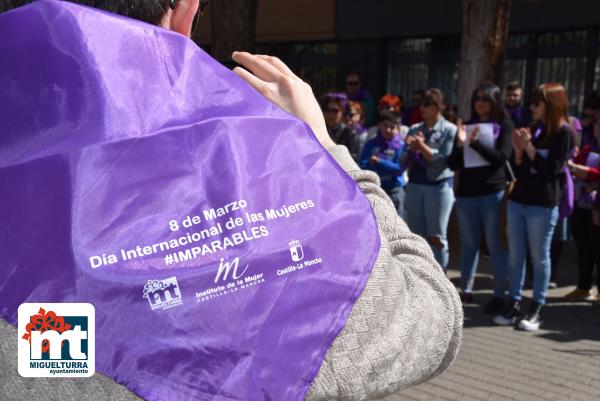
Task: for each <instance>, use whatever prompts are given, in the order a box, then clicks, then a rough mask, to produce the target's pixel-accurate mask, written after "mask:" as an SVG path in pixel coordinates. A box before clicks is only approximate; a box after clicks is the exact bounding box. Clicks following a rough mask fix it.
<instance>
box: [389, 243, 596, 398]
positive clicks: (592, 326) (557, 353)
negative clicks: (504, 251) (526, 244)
mask: <svg viewBox="0 0 600 401" xmlns="http://www.w3.org/2000/svg"><path fill="white" fill-rule="evenodd" d="M598 246H600V244H598ZM576 260H577V259H576V251H575V249H574V245H573V243H572V242H569V243H567V244H566V247H565V249H564V251H563V255H562V257H561V262H560V265H559V273H558V278H559V280H558V281H559V282H558V284H559V287H558V288H557V289H553V290H550V292H549V298H548V305H547V306H546V307H545V309H544V310H543V318H544V323H543V325H542V328H541V329H540V330H539V331H537V332H524V331H517V330H514V329H513V328H511V327H499V326H495V325H494V324H493V323H492V317H491V316H489V315H485V314H484V313H483V311H482V306H483V305H485V303H486V302H487V301H488V299H489V298H490V297H491V295H492V292H491V290H490V288H491V273H490V268H489V260H486V259H483V260H482V261H481V262H480V266H479V272H478V276H477V281H476V284H475V291H474V294H475V304H473V305H466V306H465V308H464V310H465V327H464V338H463V344H462V347H461V350H460V352H459V354H458V357H457V359H456V361H455V362H454V364H453V365H452V366H451V367H450V369H448V370H447V371H446V372H444V373H442V374H441V375H440V376H438V377H437V378H435V379H433V380H431V381H429V382H426V383H423V384H421V385H418V386H415V387H411V388H408V389H406V390H404V391H402V392H400V393H399V394H395V395H392V396H388V397H386V398H385V399H384V400H385V401H414V400H420V401H437V400H449V401H459V400H460V401H463V400H464V401H470V400H484V401H504V400H518V401H530V400H531V401H544V400H565V401H567V400H568V401H570V400H577V401H578V400H582V401H583V400H585V401H600V306H594V305H592V303H590V302H567V301H566V300H565V299H564V298H563V296H564V295H565V294H566V293H568V292H569V291H570V290H572V289H573V288H574V284H575V283H576V278H577V265H576V263H577V262H576ZM456 265H457V263H456V259H455V257H453V258H452V260H451V270H450V271H449V277H450V278H451V279H452V281H453V282H455V283H457V282H458V277H459V273H458V271H457V270H456V269H455V267H456ZM525 296H526V297H527V299H526V303H525V308H527V306H528V302H529V299H531V298H530V297H531V291H526V292H525Z"/></svg>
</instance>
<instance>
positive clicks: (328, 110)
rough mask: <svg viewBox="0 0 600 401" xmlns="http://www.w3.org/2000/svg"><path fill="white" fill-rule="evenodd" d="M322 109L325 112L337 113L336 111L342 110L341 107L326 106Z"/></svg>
mask: <svg viewBox="0 0 600 401" xmlns="http://www.w3.org/2000/svg"><path fill="white" fill-rule="evenodd" d="M323 111H324V112H325V113H336V114H337V113H340V112H341V111H342V109H332V108H329V107H326V108H325V109H323Z"/></svg>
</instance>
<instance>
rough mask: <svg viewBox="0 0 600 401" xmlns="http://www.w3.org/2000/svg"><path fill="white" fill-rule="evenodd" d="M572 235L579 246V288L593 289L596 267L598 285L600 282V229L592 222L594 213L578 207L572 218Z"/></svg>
mask: <svg viewBox="0 0 600 401" xmlns="http://www.w3.org/2000/svg"><path fill="white" fill-rule="evenodd" d="M571 233H572V234H573V238H574V239H575V245H576V246H577V262H578V268H579V281H578V284H577V288H579V289H581V290H589V289H590V288H592V280H593V274H594V266H595V267H596V284H598V283H599V282H600V227H598V226H596V225H594V223H593V222H592V211H591V210H589V209H583V208H579V207H576V208H575V210H574V211H573V215H572V216H571ZM598 286H599V290H600V285H598Z"/></svg>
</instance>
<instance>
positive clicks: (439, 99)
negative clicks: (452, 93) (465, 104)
mask: <svg viewBox="0 0 600 401" xmlns="http://www.w3.org/2000/svg"><path fill="white" fill-rule="evenodd" d="M415 93H416V92H415ZM423 106H425V107H427V106H437V108H438V109H440V110H442V111H443V110H444V109H445V108H446V100H445V99H444V92H442V91H441V90H439V89H438V88H431V89H428V90H427V91H426V92H425V96H424V97H423Z"/></svg>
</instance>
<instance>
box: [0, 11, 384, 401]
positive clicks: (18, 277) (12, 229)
mask: <svg viewBox="0 0 600 401" xmlns="http://www.w3.org/2000/svg"><path fill="white" fill-rule="evenodd" d="M0 54H2V55H3V62H2V63H1V64H0V99H2V100H1V102H2V107H0V132H1V135H0V187H1V188H3V192H2V197H1V198H0V221H1V222H2V227H1V228H0V255H2V258H1V264H0V316H1V317H2V318H4V319H6V320H7V321H9V322H11V323H13V324H16V318H17V308H18V306H19V305H20V304H21V303H24V302H30V303H33V302H89V303H91V304H93V305H94V306H95V310H96V370H97V371H99V372H102V373H104V374H106V375H108V376H109V377H112V378H113V379H115V380H116V381H118V382H119V383H122V384H124V385H126V386H127V387H128V388H129V389H131V390H132V391H134V392H135V393H137V394H138V395H140V396H142V397H144V398H146V399H149V400H165V399H168V400H190V399H197V400H205V399H210V400H232V399H239V400H301V399H303V398H304V395H305V393H306V391H307V390H308V387H309V385H310V383H311V381H312V380H313V378H314V377H315V375H316V374H317V372H318V370H319V368H320V366H321V363H322V361H323V358H324V356H325V353H326V352H327V349H328V348H329V346H330V345H331V343H332V342H333V340H334V339H335V338H336V336H337V335H338V333H339V332H340V330H341V329H342V327H343V325H344V323H345V320H346V319H347V317H348V315H349V313H350V310H351V308H352V305H353V304H354V302H355V301H356V299H357V298H358V296H359V295H360V293H361V291H362V289H363V287H364V285H365V283H366V280H367V278H368V275H369V272H370V269H371V267H372V265H373V263H374V261H375V258H376V255H377V252H378V249H379V237H378V231H377V226H376V222H375V219H374V216H373V212H372V210H371V207H370V204H369V202H368V201H367V199H366V197H365V196H364V194H363V193H362V192H361V191H360V189H359V188H358V186H357V185H356V183H355V182H354V181H353V180H352V179H351V178H350V177H348V175H347V174H346V173H345V172H344V171H343V170H342V169H341V168H340V167H339V166H338V165H337V163H336V162H335V161H334V160H333V159H332V158H331V156H330V155H329V154H328V152H327V151H326V150H325V149H323V148H322V147H321V145H320V144H319V143H318V141H317V140H316V138H315V137H314V135H313V133H312V132H311V131H310V129H309V128H308V126H307V125H306V124H304V123H302V122H300V121H299V120H297V119H296V118H294V117H293V116H291V115H289V114H288V113H286V112H284V111H282V110H281V109H279V108H278V107H276V106H274V105H273V104H272V103H270V102H269V101H268V100H266V99H264V98H263V97H262V96H261V95H259V94H258V93H257V92H255V91H254V90H253V89H252V88H251V87H249V86H248V85H247V84H246V83H245V82H243V81H242V80H241V79H239V78H238V77H237V76H235V74H233V73H232V72H231V71H229V70H228V69H226V68H224V67H222V66H221V65H220V64H218V63H217V62H215V61H214V60H212V59H211V58H210V57H209V56H208V55H206V54H205V53H204V52H203V51H202V50H200V49H199V48H198V47H197V46H196V45H195V44H194V43H193V42H191V41H190V40H189V39H187V38H184V37H183V36H181V35H179V34H176V33H173V32H169V31H166V30H164V29H161V28H158V27H154V26H151V25H148V24H145V23H141V22H136V21H133V20H130V19H126V18H121V17H118V16H115V15H113V14H109V13H105V12H101V11H98V10H95V9H91V8H87V7H82V6H77V5H74V4H71V3H68V2H60V1H38V2H35V3H33V4H30V5H28V6H25V7H22V8H18V9H15V10H13V11H10V12H7V13H4V14H2V15H0ZM15 357H16V355H15Z"/></svg>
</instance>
